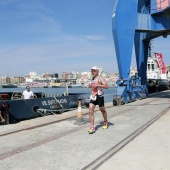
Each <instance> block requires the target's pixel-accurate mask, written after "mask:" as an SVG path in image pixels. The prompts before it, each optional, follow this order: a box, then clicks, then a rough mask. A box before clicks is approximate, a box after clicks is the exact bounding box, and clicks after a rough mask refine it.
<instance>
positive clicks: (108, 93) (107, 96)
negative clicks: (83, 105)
mask: <svg viewBox="0 0 170 170" xmlns="http://www.w3.org/2000/svg"><path fill="white" fill-rule="evenodd" d="M24 90H25V88H0V92H17V91H18V92H23V91H24ZM31 90H32V91H33V92H42V93H46V94H63V93H64V92H65V91H66V89H65V88H31ZM68 90H69V92H70V93H91V89H89V88H69V89H68ZM114 92H115V88H109V89H107V90H104V94H105V102H112V99H113V93H114Z"/></svg>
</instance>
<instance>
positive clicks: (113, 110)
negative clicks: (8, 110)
mask: <svg viewBox="0 0 170 170" xmlns="http://www.w3.org/2000/svg"><path fill="white" fill-rule="evenodd" d="M169 107H170V91H166V92H161V93H159V94H157V95H152V96H151V97H150V98H148V99H144V100H139V101H136V102H133V103H129V104H127V105H123V106H119V107H112V104H111V103H110V104H107V113H108V120H109V124H110V126H109V128H108V129H106V130H104V129H102V124H103V118H102V115H101V113H100V112H99V111H97V110H96V112H95V125H96V133H95V134H93V135H89V134H88V132H87V131H88V129H89V126H90V125H89V122H88V116H87V115H84V120H85V121H86V124H84V125H76V124H75V122H76V119H75V118H70V119H66V118H69V117H72V116H76V114H77V110H76V111H72V112H67V113H64V114H62V115H51V116H47V117H41V118H37V119H33V120H27V121H23V122H20V123H18V124H13V125H8V126H1V128H0V170H1V169H5V170H23V169H24V170H32V169H35V170H80V169H93V168H94V167H98V169H104V170H105V169H106V170H107V169H108V170H109V169H111V170H112V169H115V170H122V169H125V170H126V169H132V170H141V169H142V170H143V169H144V170H147V169H148V170H150V169H151V170H152V169H153V170H161V169H163V170H170V161H169V158H170V130H169V129H170V112H169V111H168V109H169ZM83 112H84V113H85V112H88V109H83ZM161 115H163V116H162V117H160V118H159V119H158V120H157V121H156V122H155V123H153V122H154V121H153V120H156V119H155V118H158V117H159V116H161ZM148 122H151V123H153V124H152V125H151V126H149V127H148V126H146V125H148ZM43 124H48V125H46V126H41V127H37V128H33V129H25V128H30V127H35V126H37V125H43ZM149 125H150V124H149ZM147 127H148V128H147ZM145 128H146V129H145ZM22 129H25V130H23V131H22ZM140 129H143V130H145V131H143V132H142V133H141V134H139V136H137V137H136V138H135V139H133V140H131V137H132V138H133V137H135V136H133V135H134V134H135V133H136V132H140ZM17 130H21V131H20V132H16V133H12V134H8V135H4V134H7V133H11V132H14V131H17ZM125 139H126V140H125ZM128 140H129V143H128V142H127V143H128V144H127V143H126V141H128ZM123 143H124V145H125V147H123V148H122V149H121V150H119V149H118V146H119V145H120V146H121V144H123ZM126 144H127V145H126ZM116 149H117V150H116ZM112 151H113V153H115V154H113V153H112ZM110 152H111V153H110ZM109 154H110V155H109ZM108 158H110V159H108ZM102 159H103V160H104V161H102ZM102 162H104V164H102ZM95 169H96V168H95Z"/></svg>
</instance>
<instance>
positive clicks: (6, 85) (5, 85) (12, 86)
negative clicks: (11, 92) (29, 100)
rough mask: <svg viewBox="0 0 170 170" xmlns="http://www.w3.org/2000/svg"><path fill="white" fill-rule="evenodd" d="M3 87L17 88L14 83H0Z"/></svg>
mask: <svg viewBox="0 0 170 170" xmlns="http://www.w3.org/2000/svg"><path fill="white" fill-rule="evenodd" d="M1 86H2V87H3V88H18V86H16V85H14V84H4V85H1Z"/></svg>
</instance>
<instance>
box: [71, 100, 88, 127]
mask: <svg viewBox="0 0 170 170" xmlns="http://www.w3.org/2000/svg"><path fill="white" fill-rule="evenodd" d="M85 123H86V122H85V121H84V119H83V113H82V107H81V100H79V101H78V110H77V119H76V122H75V123H74V124H75V125H82V124H85Z"/></svg>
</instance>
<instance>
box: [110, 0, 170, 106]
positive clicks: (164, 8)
mask: <svg viewBox="0 0 170 170" xmlns="http://www.w3.org/2000/svg"><path fill="white" fill-rule="evenodd" d="M112 32H113V39H114V44H115V51H116V57H117V63H118V69H119V75H120V78H119V80H118V81H117V90H116V93H115V94H114V96H113V104H114V105H117V104H121V103H128V102H132V101H135V100H136V99H143V98H146V97H147V96H148V90H147V89H148V88H147V77H146V70H147V59H148V48H149V44H150V41H151V40H152V39H154V38H157V37H159V36H163V37H164V38H166V37H167V36H168V35H169V34H170V0H128V2H127V1H125V0H115V1H114V7H113V14H112ZM133 45H134V47H135V53H136V64H137V70H138V75H135V76H133V77H130V64H131V58H132V51H133Z"/></svg>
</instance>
